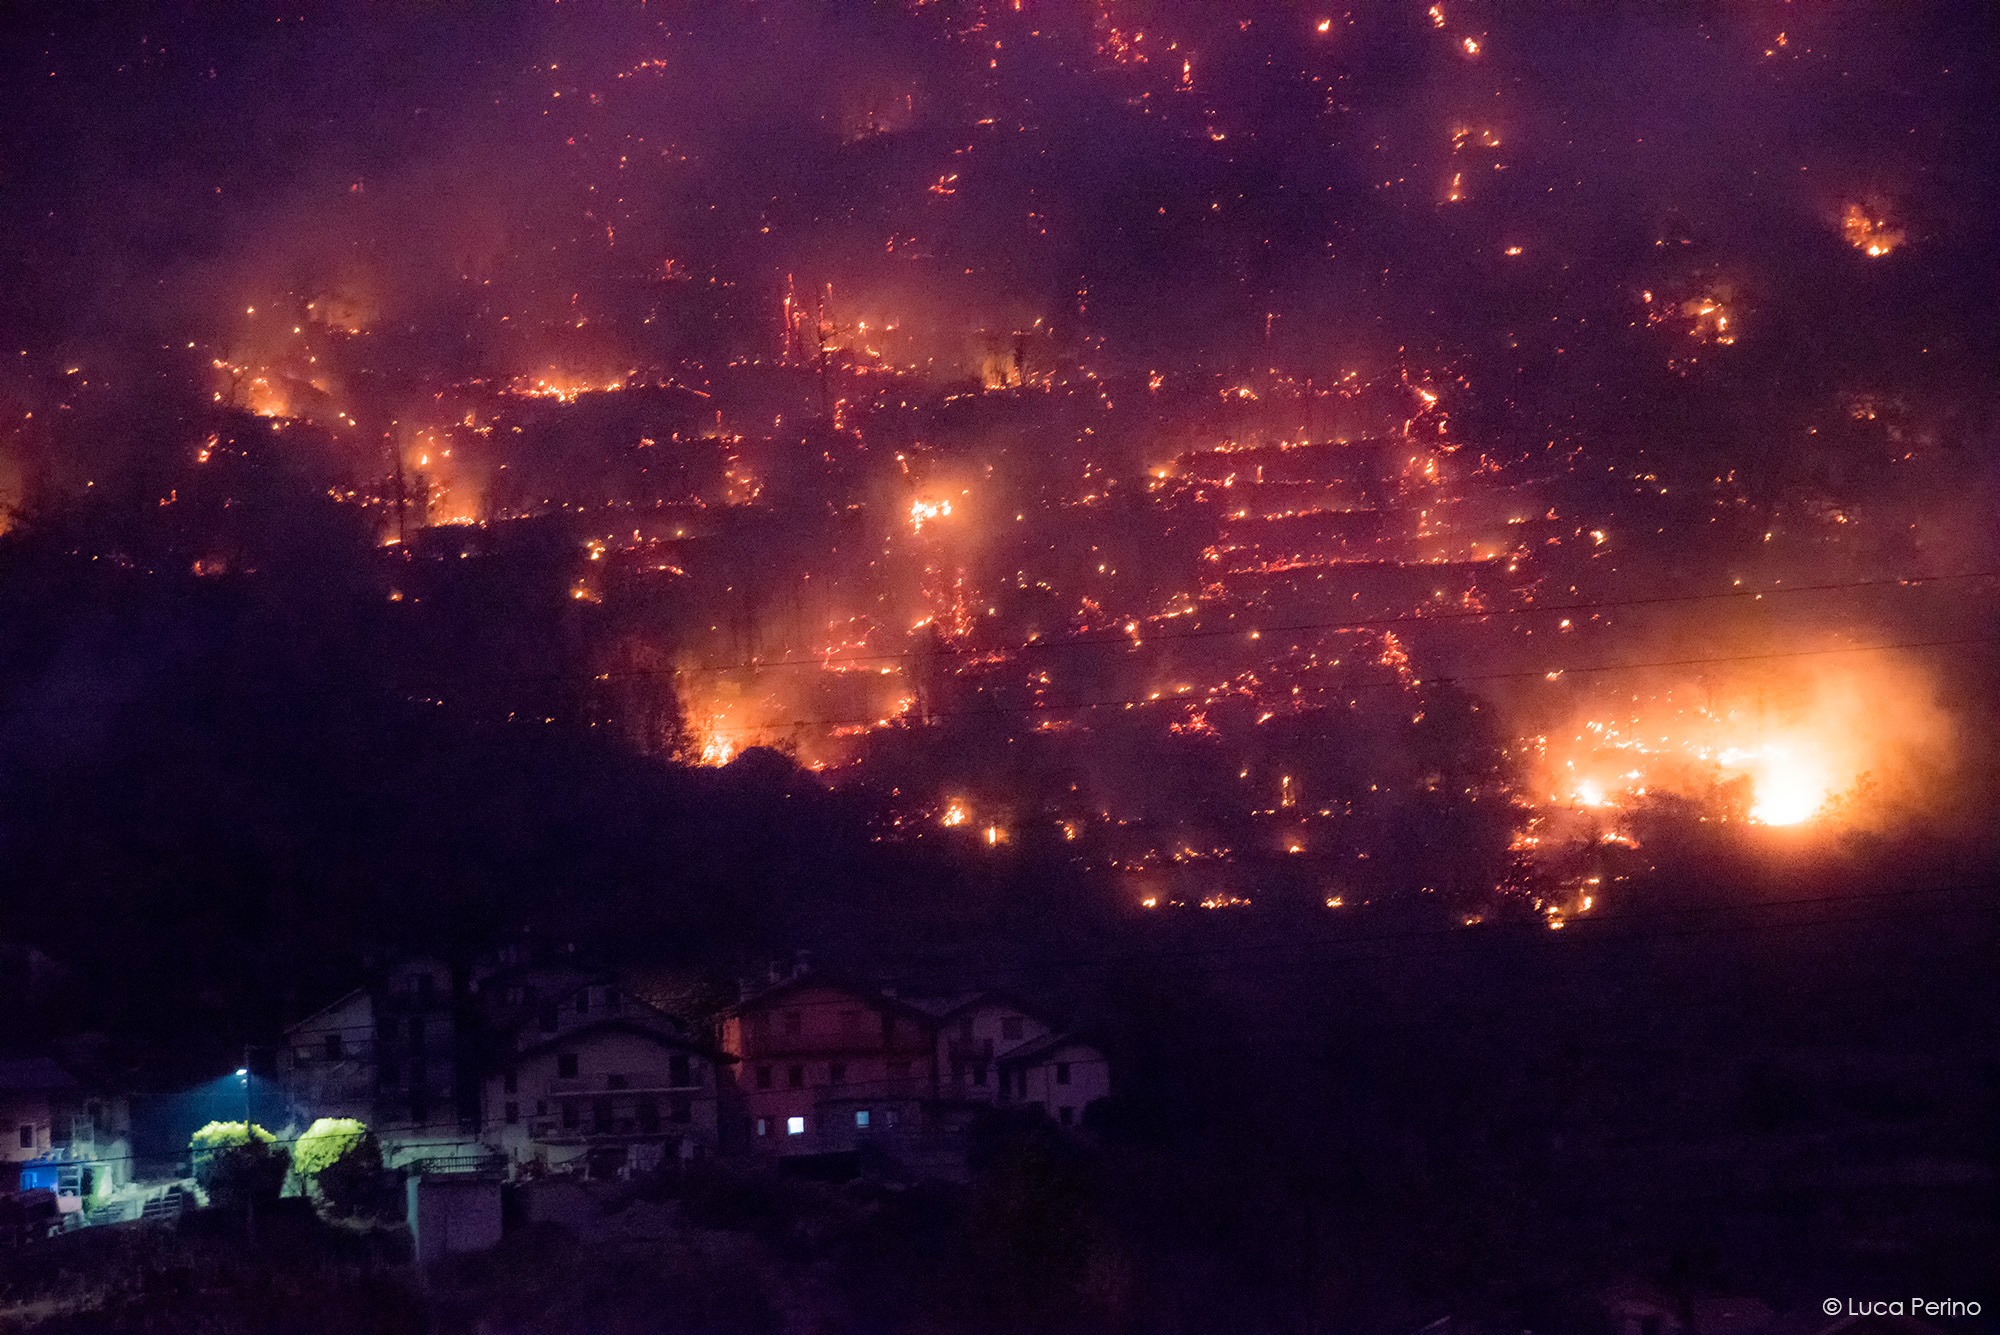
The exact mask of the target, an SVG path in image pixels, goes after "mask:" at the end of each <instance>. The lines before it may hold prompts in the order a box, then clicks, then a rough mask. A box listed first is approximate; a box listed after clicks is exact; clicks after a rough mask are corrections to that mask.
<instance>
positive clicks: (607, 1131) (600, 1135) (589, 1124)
mask: <svg viewBox="0 0 2000 1335" xmlns="http://www.w3.org/2000/svg"><path fill="white" fill-rule="evenodd" d="M526 1126H527V1128H528V1138H529V1139H530V1140H536V1141H540V1142H541V1143H542V1144H544V1145H583V1144H591V1145H606V1144H624V1143H629V1142H631V1141H643V1140H678V1139H680V1138H682V1137H684V1136H688V1135H691V1134H693V1132H694V1123H693V1122H676V1121H673V1120H671V1119H669V1118H666V1117H662V1118H661V1119H660V1120H659V1121H658V1122H657V1123H655V1124H654V1125H653V1127H652V1129H651V1130H648V1129H646V1128H645V1127H644V1126H642V1125H640V1123H639V1119H637V1118H636V1117H614V1118H612V1119H611V1121H610V1122H608V1123H604V1124H599V1123H597V1122H594V1121H591V1120H590V1119H589V1118H585V1119H584V1120H583V1121H582V1122H580V1123H579V1124H577V1125H576V1126H564V1125H563V1124H562V1121H561V1120H560V1119H559V1118H554V1117H536V1118H531V1119H530V1120H529V1121H528V1122H527V1123H526Z"/></svg>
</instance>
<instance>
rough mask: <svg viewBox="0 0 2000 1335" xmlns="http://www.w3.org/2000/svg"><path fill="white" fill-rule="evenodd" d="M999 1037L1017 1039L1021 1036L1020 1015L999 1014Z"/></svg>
mask: <svg viewBox="0 0 2000 1335" xmlns="http://www.w3.org/2000/svg"><path fill="white" fill-rule="evenodd" d="M1000 1037H1002V1038H1005V1039H1010V1040H1014V1039H1019V1038H1020V1037H1021V1017H1020V1016H1018V1015H1003V1016H1001V1017H1000Z"/></svg>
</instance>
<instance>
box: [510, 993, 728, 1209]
mask: <svg viewBox="0 0 2000 1335" xmlns="http://www.w3.org/2000/svg"><path fill="white" fill-rule="evenodd" d="M727 1064H728V1058H726V1057H724V1056H723V1055H722V1054H721V1053H719V1052H717V1051H716V1050H715V1049H714V1048H713V1047H711V1046H710V1045H709V1044H707V1043H706V1042H703V1041H700V1040H698V1039H697V1038H695V1037H694V1036H693V1035H691V1034H690V1033H689V1031H688V1029H687V1026H686V1025H685V1024H683V1023H682V1022H681V1021H680V1020H678V1019H676V1018H675V1017H673V1016H671V1015H668V1014H666V1013H665V1012H664V1011H661V1010H658V1009H657V1008H655V1007H653V1006H650V1005H648V1004H646V1003H645V1002H643V1001H641V1000H639V999H637V998H635V997H631V996H628V995H626V994H625V993H623V992H622V991H621V990H620V989H619V988H617V987H616V986H614V985H611V984H607V983H591V984H586V985H584V986H582V987H579V988H577V989H575V990H574V991H572V992H571V993H570V994H569V995H568V996H565V997H562V998H560V999H559V1000H554V1001H550V1002H548V1003H546V1004H545V1005H544V1006H543V1007H542V1008H541V1009H540V1010H539V1012H538V1014H537V1016H536V1018H535V1020H534V1021H533V1022H532V1023H529V1024H526V1025H524V1026H522V1027H521V1028H520V1030H519V1031H518V1032H517V1033H516V1034H515V1036H514V1038H513V1041H512V1045H511V1050H510V1051H508V1052H507V1053H505V1054H504V1055H502V1056H501V1057H499V1058H498V1059H497V1060H496V1061H495V1062H494V1063H493V1066H492V1068H491V1069H490V1071H489V1073H488V1074H487V1076H486V1078H485V1081H484V1090H483V1104H484V1108H483V1115H482V1123H483V1126H484V1139H485V1141H486V1143H487V1144H489V1145H491V1146H493V1147H494V1148H495V1149H497V1150H498V1151H499V1152H500V1154H501V1155H502V1156H503V1157H504V1158H505V1159H506V1161H507V1164H508V1167H509V1170H510V1172H514V1173H520V1172H523V1171H527V1172H530V1173H533V1172H539V1171H544V1170H551V1169H554V1170H564V1171H574V1170H576V1169H578V1168H581V1169H582V1170H584V1171H585V1172H587V1173H588V1174H589V1175H590V1176H591V1177H611V1176H618V1175H621V1174H624V1173H627V1172H635V1171H643V1170H646V1169H650V1168H656V1167H658V1166H660V1165H661V1164H663V1163H665V1162H667V1161H669V1160H687V1159H695V1158H702V1157H706V1156H708V1155H710V1154H713V1153H715V1151H716V1149H717V1147H718V1140H719V1137H720V1115H719V1110H718V1107H719V1095H720V1092H721V1086H722V1080H723V1077H722V1075H721V1071H722V1070H723V1068H724V1067H726V1066H727Z"/></svg>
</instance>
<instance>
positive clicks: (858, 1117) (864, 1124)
mask: <svg viewBox="0 0 2000 1335" xmlns="http://www.w3.org/2000/svg"><path fill="white" fill-rule="evenodd" d="M854 1125H855V1126H857V1127H859V1128H860V1129H861V1130H863V1131H865V1130H867V1129H868V1110H867V1109H866V1108H856V1109H855V1110H854Z"/></svg>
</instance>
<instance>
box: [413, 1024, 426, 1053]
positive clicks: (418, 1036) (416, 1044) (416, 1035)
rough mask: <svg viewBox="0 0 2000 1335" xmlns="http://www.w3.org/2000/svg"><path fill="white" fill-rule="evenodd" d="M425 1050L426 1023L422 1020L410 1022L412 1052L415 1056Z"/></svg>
mask: <svg viewBox="0 0 2000 1335" xmlns="http://www.w3.org/2000/svg"><path fill="white" fill-rule="evenodd" d="M423 1050H424V1022H423V1021H422V1020H412V1021H410V1051H411V1052H412V1053H413V1054H415V1053H421V1052H423Z"/></svg>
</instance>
